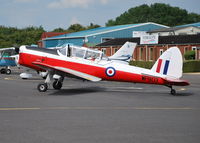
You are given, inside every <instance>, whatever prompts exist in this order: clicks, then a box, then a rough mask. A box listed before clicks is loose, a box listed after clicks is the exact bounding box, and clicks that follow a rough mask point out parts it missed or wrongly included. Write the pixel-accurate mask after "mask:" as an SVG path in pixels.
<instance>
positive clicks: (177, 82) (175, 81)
mask: <svg viewBox="0 0 200 143" xmlns="http://www.w3.org/2000/svg"><path fill="white" fill-rule="evenodd" d="M164 80H165V81H166V82H167V84H168V85H176V86H187V85H190V84H189V82H188V81H186V80H180V79H169V78H165V79H164Z"/></svg>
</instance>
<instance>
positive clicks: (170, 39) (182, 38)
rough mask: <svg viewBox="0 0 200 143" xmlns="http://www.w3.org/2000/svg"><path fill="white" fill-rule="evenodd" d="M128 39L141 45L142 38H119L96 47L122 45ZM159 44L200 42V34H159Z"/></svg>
mask: <svg viewBox="0 0 200 143" xmlns="http://www.w3.org/2000/svg"><path fill="white" fill-rule="evenodd" d="M127 41H129V42H134V43H137V44H138V45H140V38H117V39H113V40H109V41H107V42H104V43H101V44H98V45H96V47H109V46H122V45H123V44H124V43H126V42H127ZM158 41H159V42H158V44H161V45H163V44H194V43H200V34H199V35H173V36H159V39H158Z"/></svg>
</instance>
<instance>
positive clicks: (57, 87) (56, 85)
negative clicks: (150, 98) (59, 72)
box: [53, 80, 62, 90]
mask: <svg viewBox="0 0 200 143" xmlns="http://www.w3.org/2000/svg"><path fill="white" fill-rule="evenodd" d="M53 88H54V89H57V90H59V89H61V88H62V82H60V81H58V80H55V81H54V82H53Z"/></svg>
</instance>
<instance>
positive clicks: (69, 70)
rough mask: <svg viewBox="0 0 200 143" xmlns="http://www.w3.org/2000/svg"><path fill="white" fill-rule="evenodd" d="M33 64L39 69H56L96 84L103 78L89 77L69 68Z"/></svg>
mask: <svg viewBox="0 0 200 143" xmlns="http://www.w3.org/2000/svg"><path fill="white" fill-rule="evenodd" d="M33 64H34V65H37V66H39V67H42V68H44V69H54V70H58V71H62V72H65V73H69V74H71V75H74V76H77V77H81V78H83V79H87V80H90V81H94V82H97V81H100V80H101V78H98V77H96V76H92V75H89V74H86V73H83V72H79V71H76V70H72V69H69V68H64V67H58V66H51V65H48V64H45V63H41V62H33Z"/></svg>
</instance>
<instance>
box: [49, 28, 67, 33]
mask: <svg viewBox="0 0 200 143" xmlns="http://www.w3.org/2000/svg"><path fill="white" fill-rule="evenodd" d="M52 32H66V30H65V29H63V28H56V29H54V30H53V31H52Z"/></svg>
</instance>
